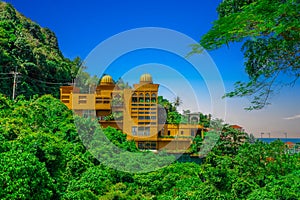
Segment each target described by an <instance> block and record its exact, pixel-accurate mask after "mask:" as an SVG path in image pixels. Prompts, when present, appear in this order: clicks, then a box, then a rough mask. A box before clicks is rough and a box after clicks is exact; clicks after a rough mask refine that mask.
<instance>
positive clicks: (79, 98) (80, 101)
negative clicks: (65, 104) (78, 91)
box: [78, 96, 87, 104]
mask: <svg viewBox="0 0 300 200" xmlns="http://www.w3.org/2000/svg"><path fill="white" fill-rule="evenodd" d="M86 102H87V99H86V96H79V97H78V104H86Z"/></svg>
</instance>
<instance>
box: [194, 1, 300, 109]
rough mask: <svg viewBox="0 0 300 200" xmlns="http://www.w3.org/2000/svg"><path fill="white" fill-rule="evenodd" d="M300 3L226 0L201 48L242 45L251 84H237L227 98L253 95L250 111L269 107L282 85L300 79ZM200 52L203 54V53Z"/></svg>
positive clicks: (220, 6) (201, 43)
mask: <svg viewBox="0 0 300 200" xmlns="http://www.w3.org/2000/svg"><path fill="white" fill-rule="evenodd" d="M299 9H300V4H299V1H297V0H285V1H281V0H249V1H240V0H225V1H222V2H221V3H220V5H219V7H218V13H219V18H218V19H217V20H216V21H214V23H213V27H212V28H211V29H210V30H209V31H208V33H206V34H205V35H204V36H202V38H201V41H200V45H201V46H200V45H199V46H198V47H197V46H195V45H194V46H193V51H194V52H195V53H199V49H202V47H203V48H205V49H208V50H213V49H217V48H220V47H221V46H223V45H225V44H226V45H228V44H229V43H230V42H243V47H242V51H243V53H244V57H245V59H246V62H245V69H246V72H247V74H248V75H249V81H248V82H237V83H236V89H235V90H234V91H233V92H230V93H228V94H226V97H236V96H238V97H243V96H251V97H253V98H252V101H251V106H250V107H249V108H248V109H250V110H251V109H261V108H263V107H264V106H265V105H268V104H269V102H268V99H269V97H270V95H271V94H272V93H273V92H274V91H277V90H278V89H279V88H280V86H286V85H293V84H294V83H295V82H296V81H297V79H298V78H299V61H300V59H299V41H300V35H299V31H300V23H299ZM200 52H201V51H200Z"/></svg>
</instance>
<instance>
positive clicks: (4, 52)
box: [0, 2, 79, 98]
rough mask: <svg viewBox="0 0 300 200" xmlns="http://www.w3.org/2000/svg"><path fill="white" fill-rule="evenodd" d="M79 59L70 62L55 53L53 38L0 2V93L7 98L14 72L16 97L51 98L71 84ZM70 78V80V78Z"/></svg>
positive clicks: (50, 33) (58, 52) (48, 31)
mask: <svg viewBox="0 0 300 200" xmlns="http://www.w3.org/2000/svg"><path fill="white" fill-rule="evenodd" d="M78 63H79V59H75V61H71V60H69V59H67V58H65V57H64V56H63V55H62V53H61V51H60V50H59V46H58V41H57V38H56V36H55V34H54V33H53V32H52V31H51V30H49V29H48V28H42V27H40V26H39V25H38V24H37V23H35V22H33V21H31V20H30V19H28V18H26V17H24V16H23V15H22V14H20V13H19V12H18V11H16V10H15V9H14V8H13V7H12V6H11V5H10V4H7V3H5V2H0V85H1V88H0V92H1V93H3V94H5V95H7V96H9V97H11V96H12V85H13V75H12V74H11V73H10V72H12V71H15V67H17V71H18V72H19V73H20V74H19V75H18V76H17V89H16V94H17V95H20V94H23V95H24V96H25V97H27V98H28V97H31V96H32V95H34V94H39V95H42V94H52V95H54V96H56V97H58V94H59V86H60V85H61V84H60V83H67V82H71V81H72V78H73V77H74V75H75V74H76V71H77V69H78ZM72 76H73V77H72Z"/></svg>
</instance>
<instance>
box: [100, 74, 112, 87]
mask: <svg viewBox="0 0 300 200" xmlns="http://www.w3.org/2000/svg"><path fill="white" fill-rule="evenodd" d="M113 83H114V81H113V79H112V77H111V76H110V75H105V76H103V77H102V78H101V81H100V85H110V84H113Z"/></svg>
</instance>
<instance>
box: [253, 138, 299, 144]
mask: <svg viewBox="0 0 300 200" xmlns="http://www.w3.org/2000/svg"><path fill="white" fill-rule="evenodd" d="M257 139H258V140H261V141H263V142H267V143H271V142H273V141H275V140H281V141H282V142H284V143H286V142H292V143H295V144H296V143H300V138H257Z"/></svg>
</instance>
